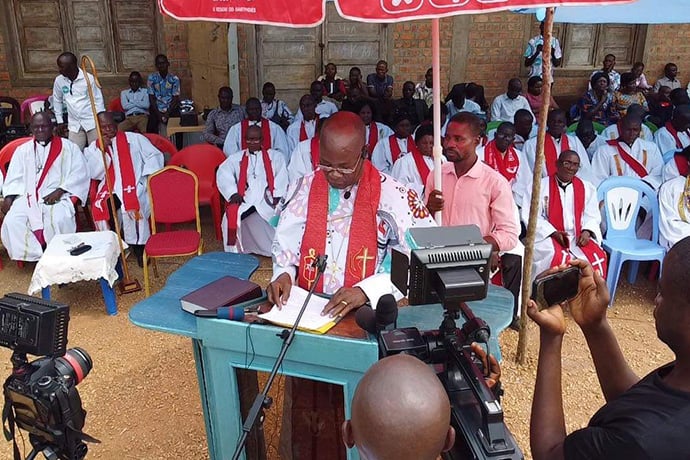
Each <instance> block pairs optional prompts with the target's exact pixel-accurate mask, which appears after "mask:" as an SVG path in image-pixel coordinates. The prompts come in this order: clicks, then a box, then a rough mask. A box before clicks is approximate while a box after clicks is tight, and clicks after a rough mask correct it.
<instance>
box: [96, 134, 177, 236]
mask: <svg viewBox="0 0 690 460" xmlns="http://www.w3.org/2000/svg"><path fill="white" fill-rule="evenodd" d="M125 136H127V143H128V144H129V151H130V155H131V158H132V166H133V168H134V180H135V181H136V185H135V187H136V193H137V199H138V200H139V214H140V219H138V220H137V219H136V214H135V213H134V212H133V211H132V210H131V209H126V206H125V202H124V199H123V196H124V193H123V190H122V173H121V171H120V160H119V152H118V149H117V140H116V139H113V141H112V145H111V148H110V149H109V151H110V153H111V155H112V160H110V161H113V160H114V163H113V169H114V171H115V183H114V184H112V187H113V192H114V193H115V195H116V196H117V197H118V198H119V199H120V203H122V205H121V206H120V209H119V210H118V217H119V220H120V225H121V226H122V233H123V239H124V240H125V241H126V242H127V243H128V244H146V241H148V239H149V237H150V236H151V227H150V224H149V219H150V217H151V206H150V204H149V197H148V186H147V185H148V184H147V180H148V176H150V175H151V174H153V173H154V172H156V171H158V170H160V169H162V168H163V162H164V161H163V160H164V158H163V153H162V152H161V151H160V150H158V149H157V148H156V147H154V146H153V144H151V142H150V141H149V140H148V139H147V138H146V137H145V136H143V135H141V134H138V133H131V132H126V133H125ZM84 156H85V157H86V163H87V164H88V166H89V177H90V178H91V179H94V180H97V181H99V184H98V190H101V189H102V190H105V187H106V185H105V174H104V171H105V170H104V168H103V155H102V154H101V149H99V148H98V147H97V146H96V142H92V143H91V145H89V146H88V147H87V148H86V149H84ZM127 187H131V185H128V186H127ZM123 209H124V212H123ZM96 227H97V229H98V230H110V225H109V223H108V222H107V221H100V222H96Z"/></svg>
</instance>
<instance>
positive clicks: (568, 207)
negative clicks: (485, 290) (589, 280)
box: [522, 177, 601, 280]
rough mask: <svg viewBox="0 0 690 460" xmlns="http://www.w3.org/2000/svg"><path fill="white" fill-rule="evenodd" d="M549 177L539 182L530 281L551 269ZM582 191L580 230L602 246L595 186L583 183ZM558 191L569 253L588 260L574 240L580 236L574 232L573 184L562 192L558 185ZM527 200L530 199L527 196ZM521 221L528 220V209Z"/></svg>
mask: <svg viewBox="0 0 690 460" xmlns="http://www.w3.org/2000/svg"><path fill="white" fill-rule="evenodd" d="M550 180H551V178H550V177H544V178H542V180H541V189H540V199H539V210H538V212H537V229H536V232H535V235H534V266H533V268H532V280H534V278H536V277H537V275H538V274H540V273H541V272H543V271H544V270H547V269H549V268H550V267H551V261H552V260H553V257H554V253H555V248H554V245H553V241H552V238H551V236H550V235H551V234H552V233H553V232H555V231H557V230H556V228H555V227H554V226H553V225H552V224H551V222H549V199H550V197H549V181H550ZM582 183H583V184H584V188H585V208H584V211H583V212H582V218H581V222H580V228H581V229H582V230H589V231H590V232H592V235H593V237H594V239H595V240H596V242H597V243H601V229H600V224H601V214H600V213H599V202H598V200H597V190H596V188H594V185H592V184H591V183H589V182H587V181H584V180H583V181H582ZM558 191H559V193H560V196H561V204H562V205H563V226H564V230H565V231H566V232H567V233H568V241H569V242H570V248H569V249H570V251H571V252H572V255H574V256H575V257H577V258H579V259H584V260H587V257H586V256H585V254H584V253H583V252H582V250H581V249H580V247H579V246H578V245H577V239H578V238H579V236H580V235H576V234H575V233H576V231H575V228H576V226H575V193H574V187H573V184H572V182H571V183H570V184H568V185H567V186H566V188H565V190H563V188H561V187H560V186H559V187H558ZM528 198H529V197H528ZM522 219H523V221H525V222H527V221H528V220H529V206H525V207H523V208H522Z"/></svg>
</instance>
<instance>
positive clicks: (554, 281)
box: [531, 267, 580, 310]
mask: <svg viewBox="0 0 690 460" xmlns="http://www.w3.org/2000/svg"><path fill="white" fill-rule="evenodd" d="M579 286H580V269H579V268H578V267H568V268H566V269H565V270H561V271H558V272H555V273H550V274H548V275H545V276H542V277H539V278H537V279H535V280H534V283H533V284H532V296H531V298H532V300H534V301H535V302H536V303H537V306H538V308H539V310H543V309H545V308H549V307H550V306H551V305H557V304H560V303H563V302H565V301H566V300H570V299H572V298H573V297H575V296H576V295H577V292H578V289H579Z"/></svg>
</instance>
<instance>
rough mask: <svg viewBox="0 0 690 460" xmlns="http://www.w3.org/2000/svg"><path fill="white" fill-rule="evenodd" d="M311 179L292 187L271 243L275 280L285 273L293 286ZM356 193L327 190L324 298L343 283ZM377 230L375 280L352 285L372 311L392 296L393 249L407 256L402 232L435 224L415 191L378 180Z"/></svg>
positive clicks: (392, 181)
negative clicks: (368, 302)
mask: <svg viewBox="0 0 690 460" xmlns="http://www.w3.org/2000/svg"><path fill="white" fill-rule="evenodd" d="M313 179H314V174H313V173H312V174H308V175H306V176H304V177H303V178H302V179H300V180H299V181H297V182H295V183H293V184H291V185H290V190H289V191H288V195H287V199H286V200H285V203H283V206H284V209H283V211H282V213H281V215H280V222H279V223H278V227H277V229H276V235H275V240H274V242H273V279H276V278H277V277H278V276H280V275H281V274H283V273H288V274H289V275H290V277H291V278H292V280H293V283H294V282H295V280H296V276H297V267H298V266H299V261H300V249H301V245H302V238H303V236H304V229H305V227H306V220H307V209H308V207H309V191H310V189H311V183H312V181H313ZM357 189H358V185H357V184H355V185H354V186H353V187H352V188H351V189H350V190H348V189H335V188H331V187H329V213H328V216H327V219H328V220H327V234H328V235H330V236H329V237H328V238H327V240H326V245H325V252H326V255H327V256H328V263H327V266H326V271H325V273H324V274H323V288H324V292H325V293H326V294H333V293H334V292H335V291H337V290H338V289H339V288H341V287H342V286H343V284H344V282H345V273H344V270H345V267H346V266H347V246H348V241H349V240H348V236H349V235H350V231H351V228H350V226H351V223H352V214H353V208H354V203H355V200H356V198H357ZM376 225H377V228H376V230H375V231H376V232H377V233H376V235H377V239H378V252H377V254H376V270H375V274H374V275H372V276H370V277H368V278H365V279H363V280H362V281H360V282H359V283H357V284H355V286H358V287H360V288H361V289H362V290H363V291H364V293H365V294H366V296H367V298H368V299H369V301H370V302H371V305H372V306H374V307H376V304H377V303H378V299H379V298H380V297H381V296H382V295H385V294H393V293H395V292H396V290H395V288H394V286H393V284H392V283H391V281H390V275H389V272H390V261H391V254H390V252H391V249H392V248H396V249H398V250H401V251H404V252H407V253H409V251H410V248H409V246H408V244H407V241H406V239H405V232H406V231H407V230H408V229H410V228H413V227H433V226H435V225H436V224H435V222H434V220H433V219H432V217H431V215H430V214H429V211H428V210H427V209H426V207H424V204H423V203H422V201H421V200H420V199H419V197H418V196H417V194H416V193H415V192H414V191H412V190H409V189H407V187H405V186H404V185H402V184H401V183H400V182H398V181H396V180H395V179H393V178H392V177H390V176H388V175H386V174H382V182H381V196H380V199H379V203H378V212H377V214H376Z"/></svg>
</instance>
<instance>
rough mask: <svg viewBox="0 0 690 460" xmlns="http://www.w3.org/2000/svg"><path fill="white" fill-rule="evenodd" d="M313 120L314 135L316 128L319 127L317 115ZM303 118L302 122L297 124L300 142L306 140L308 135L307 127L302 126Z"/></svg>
mask: <svg viewBox="0 0 690 460" xmlns="http://www.w3.org/2000/svg"><path fill="white" fill-rule="evenodd" d="M314 121H315V122H316V124H315V125H314V137H316V129H317V128H318V127H319V117H316V118H314ZM304 123H305V120H302V123H300V125H299V140H300V142H302V141H306V140H307V139H309V135H308V134H307V129H306V128H305V127H304Z"/></svg>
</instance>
